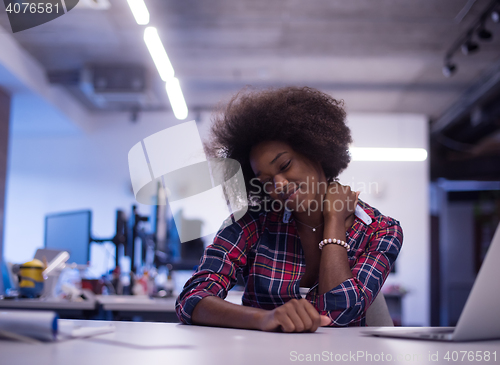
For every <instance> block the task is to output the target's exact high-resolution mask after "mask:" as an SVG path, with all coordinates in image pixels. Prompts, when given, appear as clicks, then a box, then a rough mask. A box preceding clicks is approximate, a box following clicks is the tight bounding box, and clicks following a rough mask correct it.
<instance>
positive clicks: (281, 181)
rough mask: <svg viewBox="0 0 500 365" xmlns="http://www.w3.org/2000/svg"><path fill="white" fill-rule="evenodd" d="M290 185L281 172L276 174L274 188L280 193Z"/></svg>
mask: <svg viewBox="0 0 500 365" xmlns="http://www.w3.org/2000/svg"><path fill="white" fill-rule="evenodd" d="M287 185H288V180H287V179H286V178H285V177H284V176H282V175H281V174H279V175H276V176H275V177H274V188H275V189H276V190H278V191H277V192H278V193H279V192H280V191H283V189H285V187H286V186H287Z"/></svg>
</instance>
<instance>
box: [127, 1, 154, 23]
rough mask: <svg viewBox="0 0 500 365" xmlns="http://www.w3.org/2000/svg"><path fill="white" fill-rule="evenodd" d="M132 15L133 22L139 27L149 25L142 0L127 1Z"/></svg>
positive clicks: (146, 9)
mask: <svg viewBox="0 0 500 365" xmlns="http://www.w3.org/2000/svg"><path fill="white" fill-rule="evenodd" d="M127 2H128V6H130V10H132V14H134V18H135V21H136V22H137V24H139V25H146V24H149V11H148V8H147V6H146V4H145V3H144V0H127Z"/></svg>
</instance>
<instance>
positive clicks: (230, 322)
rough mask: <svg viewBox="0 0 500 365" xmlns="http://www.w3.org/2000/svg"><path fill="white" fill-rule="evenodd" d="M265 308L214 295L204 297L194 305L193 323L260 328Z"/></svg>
mask: <svg viewBox="0 0 500 365" xmlns="http://www.w3.org/2000/svg"><path fill="white" fill-rule="evenodd" d="M265 312H267V311H265V310H263V309H259V308H252V307H246V306H243V305H237V304H233V303H230V302H227V301H225V300H224V299H221V298H219V297H216V296H209V297H205V298H203V299H202V300H200V302H199V303H198V304H197V305H196V307H194V311H193V314H192V319H193V323H194V324H201V325H207V326H217V327H232V328H244V329H261V326H260V324H261V321H262V317H263V316H264V314H265Z"/></svg>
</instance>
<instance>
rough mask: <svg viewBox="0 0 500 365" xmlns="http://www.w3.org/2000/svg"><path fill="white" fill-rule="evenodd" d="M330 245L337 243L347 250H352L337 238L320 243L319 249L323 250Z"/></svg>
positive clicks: (326, 239)
mask: <svg viewBox="0 0 500 365" xmlns="http://www.w3.org/2000/svg"><path fill="white" fill-rule="evenodd" d="M329 243H336V244H337V245H340V246H342V247H345V249H346V250H348V249H350V248H351V246H349V245H348V244H347V243H346V242H345V241H342V240H338V239H336V238H325V239H324V240H322V241H320V243H319V249H320V250H322V249H323V247H324V246H326V245H328V244H329Z"/></svg>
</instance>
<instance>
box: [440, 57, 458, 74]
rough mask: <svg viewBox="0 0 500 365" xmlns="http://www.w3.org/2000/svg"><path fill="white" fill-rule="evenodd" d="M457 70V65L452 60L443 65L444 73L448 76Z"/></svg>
mask: <svg viewBox="0 0 500 365" xmlns="http://www.w3.org/2000/svg"><path fill="white" fill-rule="evenodd" d="M456 70H457V65H455V64H454V63H451V62H450V61H447V62H446V63H445V64H444V66H443V75H444V76H446V77H450V76H451V75H453V74H454V73H455V71H456Z"/></svg>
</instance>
